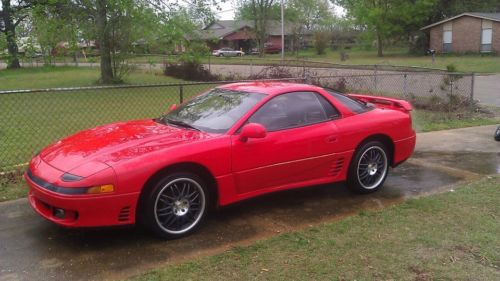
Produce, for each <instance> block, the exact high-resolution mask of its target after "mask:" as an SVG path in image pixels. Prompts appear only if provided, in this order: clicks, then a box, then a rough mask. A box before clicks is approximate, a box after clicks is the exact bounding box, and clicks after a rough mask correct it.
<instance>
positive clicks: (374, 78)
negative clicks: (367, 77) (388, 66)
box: [373, 65, 378, 92]
mask: <svg viewBox="0 0 500 281" xmlns="http://www.w3.org/2000/svg"><path fill="white" fill-rule="evenodd" d="M374 74H375V76H374V77H373V83H374V84H375V92H376V91H377V82H378V81H377V65H375V70H374Z"/></svg>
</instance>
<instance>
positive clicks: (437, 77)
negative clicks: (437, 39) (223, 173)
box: [0, 70, 474, 172]
mask: <svg viewBox="0 0 500 281" xmlns="http://www.w3.org/2000/svg"><path fill="white" fill-rule="evenodd" d="M292 75H293V77H296V78H290V79H279V80H280V81H291V82H301V83H302V82H306V83H312V84H319V85H322V86H326V87H330V88H333V89H337V90H340V91H344V92H357V93H367V94H376V95H384V96H391V97H398V98H402V99H406V100H409V101H411V102H413V103H414V105H416V106H417V107H422V108H427V109H433V108H434V109H435V108H438V107H439V105H440V106H441V107H442V108H440V109H436V110H454V108H455V107H456V106H457V105H460V106H468V105H470V104H471V103H472V100H473V83H474V76H473V75H472V74H453V73H419V72H418V73H417V72H413V73H383V74H377V75H374V74H357V75H342V76H338V75H330V76H315V75H311V72H310V71H305V70H302V71H300V72H297V73H294V74H292ZM273 80H278V79H273ZM229 82H230V81H224V82H203V83H185V84H166V85H137V86H109V87H84V88H67V89H43V90H19V91H0V119H1V120H2V122H0V172H5V171H12V170H19V169H23V168H24V167H25V165H26V163H27V162H28V161H29V159H30V158H31V157H32V156H33V155H34V154H35V153H36V152H37V151H38V150H40V149H41V148H43V147H44V146H46V145H47V144H49V143H51V142H53V141H55V140H57V139H60V138H62V137H64V136H67V135H70V134H73V133H75V132H78V131H80V130H83V129H86V128H91V127H94V126H98V125H102V124H106V123H110V122H116V121H124V120H132V119H143V118H154V117H157V116H159V115H161V114H162V113H164V112H166V111H167V109H168V107H169V106H170V105H171V104H174V103H182V102H183V101H184V100H187V99H190V98H191V97H193V96H194V95H197V94H199V93H202V92H204V91H206V90H208V89H210V88H213V87H216V86H217V85H220V84H225V83H229Z"/></svg>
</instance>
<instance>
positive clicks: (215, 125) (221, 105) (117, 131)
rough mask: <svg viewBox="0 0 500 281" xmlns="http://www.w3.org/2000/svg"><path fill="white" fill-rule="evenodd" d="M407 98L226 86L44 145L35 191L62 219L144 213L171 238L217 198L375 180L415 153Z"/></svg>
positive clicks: (106, 219) (33, 174)
mask: <svg viewBox="0 0 500 281" xmlns="http://www.w3.org/2000/svg"><path fill="white" fill-rule="evenodd" d="M411 110H412V107H411V106H410V104H409V103H408V102H406V101H402V100H397V99H392V98H385V97H375V96H367V95H355V94H351V95H344V94H341V93H338V92H335V91H333V90H329V89H324V88H320V87H316V86H312V85H304V84H291V83H281V82H247V83H234V84H228V85H223V86H219V87H217V88H215V89H212V90H209V91H208V92H206V93H204V94H201V95H199V96H197V97H195V98H194V99H192V100H191V101H188V102H186V103H184V104H182V105H180V106H178V107H177V106H175V105H173V106H171V108H170V111H169V112H168V113H166V114H165V115H163V116H160V117H158V118H156V119H146V120H137V121H128V122H119V123H114V124H109V125H104V126H100V127H96V128H93V129H89V130H85V131H82V132H79V133H76V134H75V135H72V136H69V137H67V138H64V139H62V140H60V141H57V142H56V143H54V144H51V145H49V146H47V147H46V148H45V149H43V150H41V152H39V153H38V154H37V155H36V156H34V158H33V159H32V160H31V162H30V164H29V168H28V170H27V172H26V173H25V180H26V182H27V183H28V185H29V187H30V190H29V202H30V204H31V206H32V207H33V209H34V210H35V211H36V212H37V213H38V214H40V215H41V216H42V217H44V218H46V219H48V220H50V221H52V222H54V223H56V224H58V225H62V226H66V227H101V226H112V225H128V224H134V223H141V224H143V225H145V226H147V227H148V228H149V229H150V230H152V231H153V232H154V233H156V234H157V235H159V236H161V237H164V238H168V239H170V238H178V237H181V236H184V235H187V234H189V233H192V232H193V231H195V229H196V228H198V227H199V226H200V225H201V224H202V222H203V221H204V220H205V217H206V214H207V211H208V210H209V209H210V208H211V207H215V206H226V205H228V204H231V203H235V202H238V201H241V200H245V199H248V198H251V197H255V196H258V195H262V194H266V193H270V192H275V191H280V190H287V189H293V188H298V187H304V186H310V185H317V184H327V183H333V182H343V181H345V182H346V183H347V186H348V188H350V189H351V190H352V191H354V192H358V193H370V192H374V191H377V190H379V189H380V188H381V187H382V185H383V183H384V181H385V179H386V177H387V174H388V172H389V167H390V166H392V167H396V166H397V165H399V164H400V163H402V162H403V161H405V160H406V159H408V158H409V157H410V155H411V154H412V153H413V149H414V146H415V139H416V137H415V132H414V130H413V129H412V120H411V115H410V111H411Z"/></svg>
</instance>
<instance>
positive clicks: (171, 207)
mask: <svg viewBox="0 0 500 281" xmlns="http://www.w3.org/2000/svg"><path fill="white" fill-rule="evenodd" d="M146 192H148V193H147V194H145V198H144V200H142V204H143V205H142V206H141V207H142V208H141V212H142V213H141V217H142V220H143V221H142V222H143V224H144V225H145V226H146V227H147V228H148V229H149V230H150V231H152V232H153V233H154V234H156V235H157V236H159V237H161V238H164V239H177V238H181V237H184V236H187V235H189V234H191V233H193V232H194V231H195V230H196V229H198V227H200V225H201V224H202V223H203V221H204V219H205V217H206V214H207V211H208V205H209V204H208V202H210V194H209V192H208V189H207V185H206V183H205V182H204V181H203V179H202V178H201V177H199V176H198V175H196V174H192V173H188V172H176V173H171V174H168V175H167V176H165V177H163V178H162V179H161V180H159V181H158V182H157V183H156V184H154V186H153V188H151V189H149V190H147V191H146Z"/></svg>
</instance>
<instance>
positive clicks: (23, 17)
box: [14, 14, 29, 27]
mask: <svg viewBox="0 0 500 281" xmlns="http://www.w3.org/2000/svg"><path fill="white" fill-rule="evenodd" d="M28 16H29V15H28V14H26V15H22V16H20V17H19V18H18V19H17V20H16V21H15V22H14V27H17V26H18V25H19V24H20V23H21V22H22V21H23V20H24V19H25V18H27V17H28Z"/></svg>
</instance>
